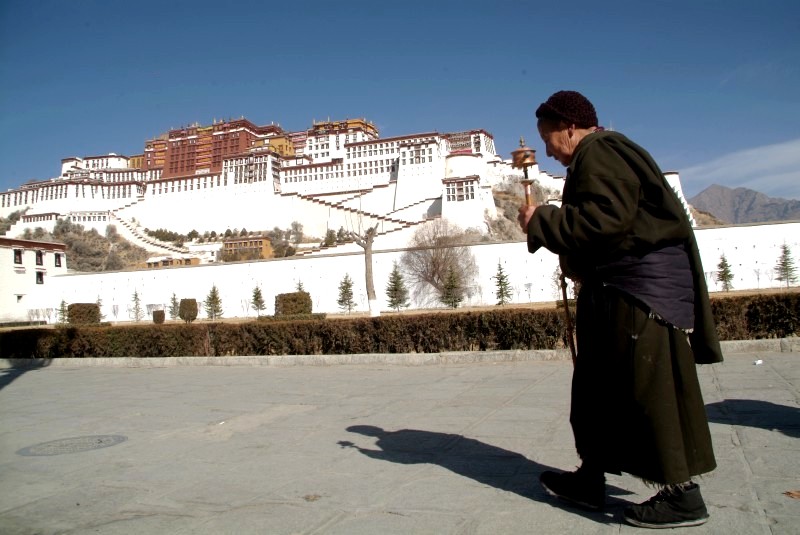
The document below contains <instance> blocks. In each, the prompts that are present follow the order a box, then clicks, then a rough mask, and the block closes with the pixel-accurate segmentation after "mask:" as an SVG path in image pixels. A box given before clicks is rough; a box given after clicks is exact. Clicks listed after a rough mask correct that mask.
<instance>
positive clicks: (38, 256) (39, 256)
mask: <svg viewBox="0 0 800 535" xmlns="http://www.w3.org/2000/svg"><path fill="white" fill-rule="evenodd" d="M36 265H37V266H43V265H44V253H43V252H42V251H36Z"/></svg>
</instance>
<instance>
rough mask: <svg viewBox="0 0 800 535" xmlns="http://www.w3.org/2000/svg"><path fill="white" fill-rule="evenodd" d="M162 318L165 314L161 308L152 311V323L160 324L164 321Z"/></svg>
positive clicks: (164, 317)
mask: <svg viewBox="0 0 800 535" xmlns="http://www.w3.org/2000/svg"><path fill="white" fill-rule="evenodd" d="M164 319H166V316H165V314H164V311H163V310H154V311H153V323H155V324H156V325H161V324H162V323H164Z"/></svg>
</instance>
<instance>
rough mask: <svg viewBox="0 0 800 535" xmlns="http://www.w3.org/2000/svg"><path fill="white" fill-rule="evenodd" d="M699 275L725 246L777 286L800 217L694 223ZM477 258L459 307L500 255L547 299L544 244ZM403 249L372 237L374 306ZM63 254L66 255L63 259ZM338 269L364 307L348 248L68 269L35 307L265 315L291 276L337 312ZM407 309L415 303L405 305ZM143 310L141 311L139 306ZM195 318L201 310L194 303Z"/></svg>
mask: <svg viewBox="0 0 800 535" xmlns="http://www.w3.org/2000/svg"><path fill="white" fill-rule="evenodd" d="M696 235H697V239H698V244H699V247H700V251H701V257H702V260H703V265H704V270H705V272H706V279H707V281H708V284H709V288H710V290H711V291H715V290H717V284H716V282H714V277H715V274H716V267H717V264H718V263H719V259H720V255H721V254H722V253H725V255H726V258H727V259H728V262H729V263H730V265H731V267H732V270H733V274H734V282H733V284H734V289H737V290H744V289H757V288H778V287H780V286H781V283H780V282H779V281H777V280H775V278H774V276H775V273H774V269H773V268H774V266H775V264H776V263H777V261H778V258H779V255H780V248H781V246H782V245H783V244H784V243H786V244H787V245H789V247H790V248H791V250H792V251H793V253H794V256H795V258H796V257H797V252H798V251H800V243H799V242H798V240H800V222H790V223H775V224H763V225H752V226H731V227H721V228H710V229H698V230H696ZM471 249H472V252H473V255H474V256H475V259H476V262H477V264H478V270H479V273H478V276H477V278H476V279H475V281H474V286H473V288H472V296H471V297H469V298H468V299H466V300H465V301H464V302H463V303H462V306H482V305H494V304H495V303H496V298H495V295H494V294H495V289H496V285H495V281H494V279H493V277H494V276H495V275H496V273H497V264H498V262H500V263H501V264H502V265H503V269H504V271H505V273H506V274H507V276H508V279H509V282H510V284H511V286H512V293H513V297H512V302H514V303H528V302H542V301H554V300H556V298H557V290H556V288H555V286H554V284H553V280H552V279H553V273H554V271H555V269H556V266H557V258H556V256H555V255H553V254H551V253H549V252H548V251H546V250H540V251H538V252H537V253H536V254H533V255H531V254H528V252H527V248H526V244H525V243H524V242H513V243H497V244H482V245H474V246H472V247H471ZM402 254H403V251H402V250H399V249H391V250H381V248H380V245H379V244H378V243H376V250H375V252H374V255H373V270H374V281H375V291H376V294H377V301H378V306H379V308H380V310H382V311H386V310H388V306H387V304H386V290H385V289H386V285H387V283H388V280H389V274H390V273H391V270H392V266H393V263H394V262H396V261H399V260H400V257H401V255H402ZM68 260H69V259H67V261H68ZM345 274H349V275H350V278H351V279H352V280H353V293H354V300H355V301H356V310H357V311H366V310H367V309H368V304H367V297H366V286H365V282H364V255H363V252H362V251H360V250H357V251H354V252H352V253H344V254H331V255H327V256H324V255H318V256H309V257H292V258H288V259H282V260H274V259H273V260H262V261H257V262H242V263H227V264H210V265H200V266H189V267H173V268H165V269H153V270H146V271H120V272H111V273H97V274H67V275H61V276H56V277H52V278H51V279H49V285H48V289H47V294H46V295H42V296H38V298H37V300H36V302H37V303H41V306H49V307H52V308H58V304H59V303H60V302H61V300H62V299H63V300H65V301H66V302H67V303H76V302H95V301H97V299H98V298H99V299H100V300H101V301H102V304H103V308H102V313H103V314H104V315H105V317H106V320H107V321H129V320H130V315H129V307H130V306H131V302H132V296H133V293H134V291H136V292H138V294H139V297H140V298H141V303H142V305H143V307H144V306H149V308H150V309H153V308H154V307H157V308H162V307H163V308H167V307H168V304H169V301H170V298H171V296H172V294H173V293H174V294H175V295H176V296H177V298H178V299H181V298H194V299H197V300H198V302H201V301H203V300H204V299H205V297H206V296H207V295H208V293H209V291H210V290H211V287H212V285H216V286H217V288H218V290H219V292H220V296H221V299H222V305H223V310H224V316H225V317H228V318H230V317H252V316H254V315H255V314H254V313H253V311H252V309H250V308H249V301H250V298H251V296H252V293H253V288H254V287H255V286H256V285H258V286H260V287H261V290H262V293H263V296H264V299H265V302H266V303H267V310H266V311H265V313H266V314H273V313H274V301H275V295H277V294H279V293H286V292H292V291H294V290H295V288H296V286H297V283H298V282H302V283H303V287H304V288H305V289H306V291H308V292H309V293H310V294H311V297H312V304H313V310H314V312H324V313H337V312H340V310H339V307H338V305H337V303H336V301H337V299H338V287H339V283H340V282H341V280H342V279H343V278H344V276H345ZM412 308H414V307H412ZM146 311H147V310H146ZM200 317H201V318H202V317H204V314H203V311H202V309H201V313H200Z"/></svg>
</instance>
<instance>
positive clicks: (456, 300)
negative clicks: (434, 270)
mask: <svg viewBox="0 0 800 535" xmlns="http://www.w3.org/2000/svg"><path fill="white" fill-rule="evenodd" d="M439 300H440V301H441V302H442V303H444V304H445V305H447V306H449V307H450V308H458V305H459V304H460V303H461V301H463V300H464V287H463V286H462V285H461V281H460V280H459V278H458V273H456V270H455V269H453V268H450V270H448V272H447V276H446V277H445V280H444V287H443V288H442V293H441V295H440V296H439Z"/></svg>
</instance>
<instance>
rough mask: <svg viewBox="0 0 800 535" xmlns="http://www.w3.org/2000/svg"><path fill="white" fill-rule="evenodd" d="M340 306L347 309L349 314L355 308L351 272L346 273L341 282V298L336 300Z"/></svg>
mask: <svg viewBox="0 0 800 535" xmlns="http://www.w3.org/2000/svg"><path fill="white" fill-rule="evenodd" d="M336 303H337V304H338V305H339V308H341V309H342V310H346V311H347V313H348V314H349V313H350V312H352V311H353V308H355V306H356V303H355V301H353V280H352V279H351V278H350V274H349V273H348V274H345V276H344V278H343V279H342V282H340V283H339V299H337V300H336Z"/></svg>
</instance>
